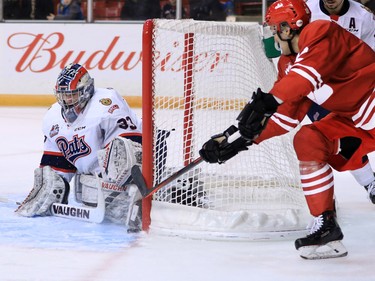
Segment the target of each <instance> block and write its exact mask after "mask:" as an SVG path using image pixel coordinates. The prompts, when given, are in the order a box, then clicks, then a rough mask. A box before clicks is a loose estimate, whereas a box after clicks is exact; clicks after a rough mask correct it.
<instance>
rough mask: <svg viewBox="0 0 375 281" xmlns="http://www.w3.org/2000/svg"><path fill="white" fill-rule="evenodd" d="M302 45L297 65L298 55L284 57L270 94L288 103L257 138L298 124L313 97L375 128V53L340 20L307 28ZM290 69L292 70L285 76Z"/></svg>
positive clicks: (320, 22) (266, 136) (333, 109)
mask: <svg viewBox="0 0 375 281" xmlns="http://www.w3.org/2000/svg"><path fill="white" fill-rule="evenodd" d="M338 42H340V43H341V42H345V44H342V43H341V44H339V43H338ZM299 49H300V52H299V54H298V55H297V57H296V58H295V62H294V63H293V60H294V58H293V57H292V56H289V57H286V56H282V57H281V58H280V61H279V79H278V81H276V83H275V84H274V87H273V88H272V89H271V90H270V93H272V94H273V95H275V96H277V97H278V98H280V99H281V100H283V101H284V103H283V104H282V105H281V106H280V107H279V109H278V111H277V113H275V114H274V116H272V119H271V122H270V123H269V124H268V125H267V128H266V129H265V131H264V132H262V134H261V136H260V137H259V138H258V139H257V140H256V142H258V143H259V142H260V141H262V140H264V139H268V138H270V137H272V136H275V135H280V134H283V133H286V132H287V131H290V130H291V129H292V128H293V127H295V126H297V124H298V123H299V122H300V121H301V120H302V119H303V118H304V116H305V115H306V113H307V111H308V109H309V107H310V106H311V101H313V102H315V103H317V104H319V105H322V106H323V107H324V108H326V109H327V110H329V111H332V112H334V113H336V114H338V115H340V116H342V117H346V118H349V119H351V120H353V122H354V123H355V125H356V127H358V128H362V129H365V130H372V129H374V128H375V100H374V99H375V93H374V87H375V52H374V51H373V50H372V49H371V48H370V47H369V46H368V45H367V44H365V43H363V42H362V41H361V40H359V39H358V38H357V37H356V36H354V35H353V34H351V33H350V32H348V31H346V30H345V29H343V28H342V27H340V26H339V25H338V24H336V23H334V22H329V21H324V20H317V21H314V22H312V23H310V24H308V25H307V26H306V27H305V28H304V30H303V31H302V32H301V34H300V38H299ZM285 69H286V70H287V72H288V74H287V75H285V76H284V77H283V75H284V73H285ZM288 70H289V71H288ZM373 103H374V104H373Z"/></svg>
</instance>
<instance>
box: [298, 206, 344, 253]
mask: <svg viewBox="0 0 375 281" xmlns="http://www.w3.org/2000/svg"><path fill="white" fill-rule="evenodd" d="M343 238H344V235H343V234H342V232H341V229H340V226H339V225H338V223H337V221H336V217H335V213H334V212H333V211H326V212H324V213H323V214H321V215H320V216H318V217H316V218H315V219H314V224H313V226H312V227H311V231H310V234H309V235H307V236H306V237H304V238H299V239H297V240H296V241H295V246H296V249H297V250H299V251H300V256H301V257H302V258H304V259H309V260H315V259H328V258H338V257H344V256H346V255H347V254H348V251H347V250H346V248H345V246H344V245H343V244H342V243H341V240H342V239H343Z"/></svg>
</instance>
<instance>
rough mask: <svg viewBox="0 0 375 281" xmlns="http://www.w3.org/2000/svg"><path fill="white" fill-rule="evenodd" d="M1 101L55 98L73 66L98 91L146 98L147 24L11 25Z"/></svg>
mask: <svg viewBox="0 0 375 281" xmlns="http://www.w3.org/2000/svg"><path fill="white" fill-rule="evenodd" d="M0 38H1V41H2V42H1V44H0V50H1V58H2V63H1V66H0V72H1V74H0V75H1V77H3V78H2V82H1V83H0V95H4V94H5V95H9V94H11V95H13V94H22V95H25V94H26V95H44V94H46V95H51V94H52V93H53V87H54V83H55V81H56V77H57V75H58V74H59V72H60V71H61V69H62V68H63V67H64V66H65V65H67V64H68V63H70V62H73V61H74V62H78V63H80V64H83V65H84V66H85V67H86V68H87V69H88V70H89V72H90V74H91V76H92V77H93V78H94V79H95V84H96V86H97V87H112V88H115V89H116V90H117V91H118V92H119V93H120V94H121V95H123V96H141V85H142V83H141V75H142V51H141V49H142V24H82V23H65V24H63V23H52V24H51V23H30V24H26V23H7V24H1V25H0Z"/></svg>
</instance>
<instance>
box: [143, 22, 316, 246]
mask: <svg viewBox="0 0 375 281" xmlns="http://www.w3.org/2000/svg"><path fill="white" fill-rule="evenodd" d="M261 31H262V30H261V26H260V25H259V24H257V23H228V22H203V21H194V20H165V19H153V20H148V21H146V22H145V24H144V27H143V61H142V63H143V74H142V75H143V78H142V79H143V93H142V108H143V109H142V115H143V116H142V119H143V165H142V173H143V175H144V178H145V182H146V185H147V186H148V187H152V186H155V185H156V184H157V183H158V182H161V181H162V180H164V179H166V178H168V176H169V175H171V174H172V173H174V172H175V171H177V170H179V169H181V168H182V167H184V166H186V165H187V164H188V163H190V162H191V161H193V160H194V159H195V158H197V157H198V156H199V153H198V151H199V149H200V148H201V147H202V145H203V144H204V142H206V141H207V140H208V139H209V138H210V137H211V136H212V135H214V134H216V133H218V132H222V131H224V130H225V129H226V128H228V127H229V126H230V125H232V124H235V123H236V117H237V116H238V114H239V112H240V111H241V109H242V108H243V106H244V105H245V104H246V102H248V100H249V99H250V98H251V95H252V92H253V91H255V90H256V89H257V87H261V88H262V89H263V90H265V91H267V90H269V89H270V88H271V87H272V85H273V82H274V81H275V79H276V70H275V67H274V64H273V63H272V62H271V61H270V60H269V59H267V58H266V56H265V54H264V51H263V47H262V37H261ZM291 140H292V133H290V134H287V135H284V136H281V137H276V138H273V139H270V140H267V141H264V142H263V143H261V144H260V145H253V146H251V147H250V148H249V150H247V151H243V152H240V153H239V154H238V155H237V156H235V157H234V158H232V159H230V160H229V161H227V162H226V163H225V164H221V165H220V164H208V163H205V162H204V163H201V164H200V165H198V166H197V167H196V168H195V169H193V170H191V171H189V172H188V173H186V174H185V175H183V176H181V177H180V178H179V179H177V180H175V181H174V182H172V183H171V184H169V185H167V186H165V187H163V188H162V189H160V190H159V191H157V192H156V193H155V194H154V195H153V197H152V199H150V198H146V199H144V202H143V228H144V230H149V231H150V232H154V233H160V234H167V235H180V236H186V237H193V238H203V239H226V238H232V239H239V240H254V239H269V238H282V237H286V236H291V235H294V234H295V235H301V232H305V231H306V230H305V228H306V224H307V222H308V221H307V220H309V219H310V217H309V215H308V211H307V207H306V202H305V198H304V196H303V192H302V189H301V186H300V181H299V171H298V163H297V159H296V156H295V153H294V150H293V147H292V144H291Z"/></svg>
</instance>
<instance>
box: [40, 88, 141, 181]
mask: <svg viewBox="0 0 375 281" xmlns="http://www.w3.org/2000/svg"><path fill="white" fill-rule="evenodd" d="M141 132H142V123H141V120H140V119H139V118H138V117H137V116H136V114H135V112H134V111H133V110H132V109H131V108H130V107H129V106H128V104H127V103H126V101H125V100H124V99H123V98H122V97H121V96H120V95H119V94H118V93H117V92H116V91H115V90H113V89H104V88H97V89H96V90H95V94H94V95H93V97H92V98H91V99H90V101H89V102H88V104H87V105H86V107H85V108H84V110H83V112H82V113H80V114H79V116H78V118H77V119H76V120H75V121H74V122H73V123H67V122H65V120H64V118H63V116H62V114H61V106H60V105H59V104H58V103H55V104H53V105H52V107H51V108H50V109H49V110H48V112H47V114H46V115H45V117H44V120H43V133H44V136H45V142H44V153H43V157H42V161H41V165H42V166H47V165H48V166H51V167H53V169H54V170H55V171H56V172H57V173H59V174H60V175H61V176H63V177H64V178H65V179H66V180H67V181H68V182H69V181H70V180H71V179H72V177H73V176H74V174H75V173H79V174H91V175H95V174H96V173H99V172H100V167H99V163H98V157H97V153H98V151H99V150H101V149H103V148H105V147H106V146H107V145H108V144H109V143H110V142H111V141H112V140H113V139H114V138H115V137H117V136H122V137H125V138H128V139H131V140H132V141H134V142H138V143H141Z"/></svg>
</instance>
